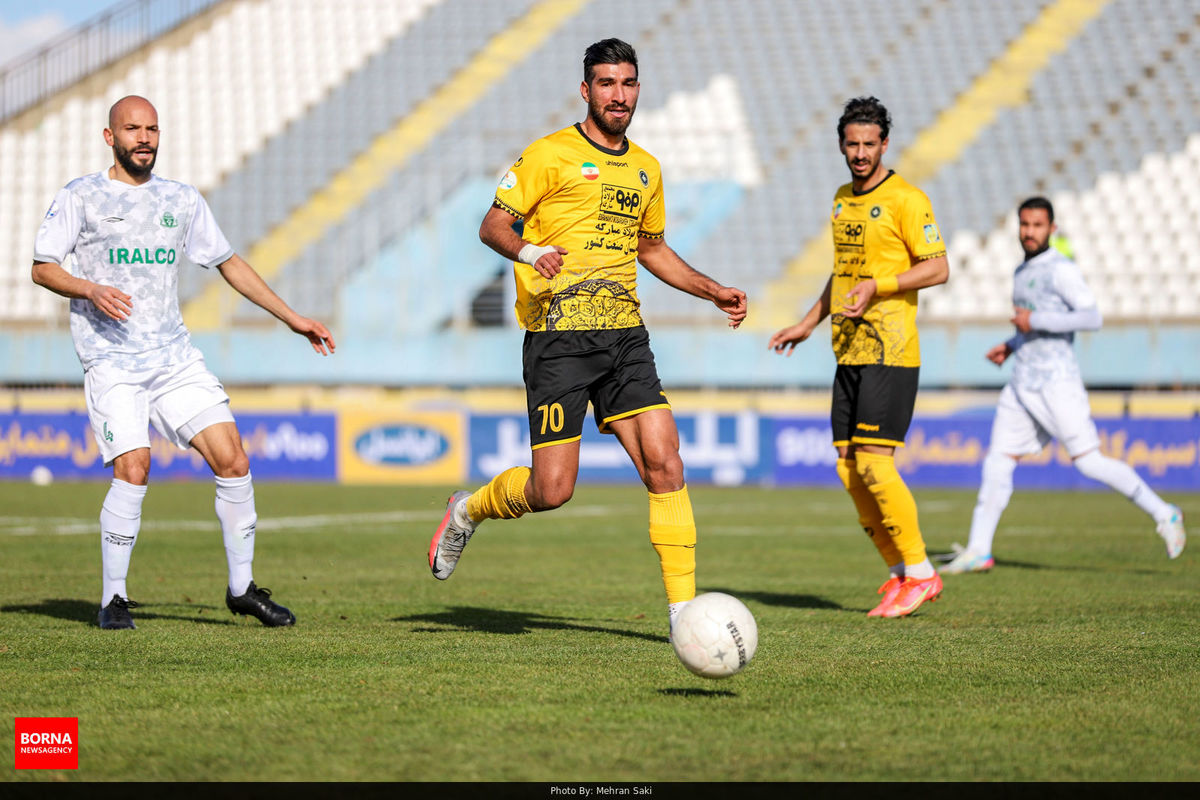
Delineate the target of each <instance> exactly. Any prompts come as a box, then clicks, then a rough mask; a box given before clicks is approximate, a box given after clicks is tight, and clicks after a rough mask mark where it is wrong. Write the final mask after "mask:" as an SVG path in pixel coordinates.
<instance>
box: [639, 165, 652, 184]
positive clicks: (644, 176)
mask: <svg viewBox="0 0 1200 800" xmlns="http://www.w3.org/2000/svg"><path fill="white" fill-rule="evenodd" d="M638 180H639V181H641V182H642V186H643V187H648V186H650V176H649V175H647V174H646V170H644V169H639V170H638Z"/></svg>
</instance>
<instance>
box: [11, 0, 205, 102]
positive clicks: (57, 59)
mask: <svg viewBox="0 0 1200 800" xmlns="http://www.w3.org/2000/svg"><path fill="white" fill-rule="evenodd" d="M223 1H224V0H126V1H125V2H122V3H118V4H116V5H114V6H112V7H111V8H109V9H108V10H107V11H105V12H103V13H101V14H99V15H97V16H95V17H93V18H92V19H91V20H89V21H87V22H85V23H83V24H81V25H79V26H78V27H76V28H73V29H72V30H70V31H68V32H66V33H64V34H62V35H61V36H59V37H57V38H55V39H53V40H52V41H50V42H49V43H48V44H46V45H45V46H44V47H41V48H39V49H38V50H35V51H33V52H32V53H30V54H29V55H26V56H23V57H21V58H19V59H18V60H16V61H12V62H9V63H8V64H5V65H4V66H3V67H0V122H3V121H5V120H7V119H9V118H11V117H14V116H16V115H17V114H19V113H21V112H22V111H24V110H25V109H27V108H29V107H30V106H33V105H35V104H36V103H38V102H39V101H40V100H42V99H43V98H45V97H48V96H49V95H51V94H53V93H55V92H57V91H59V90H61V89H65V88H66V87H68V86H70V85H71V84H73V83H75V82H76V81H78V80H80V79H82V78H84V77H85V76H87V75H89V74H90V73H92V72H94V71H96V70H98V69H102V68H103V67H105V66H107V65H108V64H111V63H112V62H114V61H116V60H117V59H119V58H121V57H122V56H124V55H127V54H129V53H131V52H133V51H134V50H136V49H137V48H139V47H141V46H142V45H144V44H146V43H147V42H149V41H151V40H153V39H155V38H156V37H158V36H161V35H163V34H164V33H167V32H168V31H170V30H171V29H172V28H175V27H177V26H178V25H180V24H182V23H184V22H186V21H187V20H188V19H190V18H191V17H193V16H195V15H196V14H198V13H200V12H201V11H204V10H205V9H207V8H209V7H210V6H214V5H216V4H217V3H219V2H223Z"/></svg>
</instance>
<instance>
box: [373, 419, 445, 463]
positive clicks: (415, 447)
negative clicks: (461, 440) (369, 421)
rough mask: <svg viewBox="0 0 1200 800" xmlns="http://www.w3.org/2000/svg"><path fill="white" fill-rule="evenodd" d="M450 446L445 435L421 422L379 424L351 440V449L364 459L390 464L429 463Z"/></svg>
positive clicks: (440, 455)
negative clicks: (352, 442)
mask: <svg viewBox="0 0 1200 800" xmlns="http://www.w3.org/2000/svg"><path fill="white" fill-rule="evenodd" d="M449 449H450V442H449V441H447V440H446V437H445V436H443V435H442V434H441V433H440V432H438V431H436V430H434V429H432V428H426V427H423V426H420V425H380V426H378V427H374V428H370V429H368V430H367V431H366V432H365V433H363V434H362V435H361V436H359V437H358V438H357V439H355V440H354V450H355V452H357V453H358V455H359V458H361V459H362V460H363V461H367V462H369V463H372V464H386V465H389V466H420V465H422V464H429V463H432V462H434V461H437V460H438V459H439V458H441V457H442V456H443V455H445V454H446V452H447V451H448V450H449Z"/></svg>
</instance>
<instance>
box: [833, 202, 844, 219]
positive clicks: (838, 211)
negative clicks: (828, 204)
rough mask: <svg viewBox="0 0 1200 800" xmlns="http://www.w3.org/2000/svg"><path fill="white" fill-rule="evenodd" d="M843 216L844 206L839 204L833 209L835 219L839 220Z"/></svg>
mask: <svg viewBox="0 0 1200 800" xmlns="http://www.w3.org/2000/svg"><path fill="white" fill-rule="evenodd" d="M841 215H842V204H841V203H838V204H837V205H835V206H834V207H833V218H834V219H837V218H838V217H840V216H841Z"/></svg>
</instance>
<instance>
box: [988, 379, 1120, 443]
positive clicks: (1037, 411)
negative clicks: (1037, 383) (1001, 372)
mask: <svg viewBox="0 0 1200 800" xmlns="http://www.w3.org/2000/svg"><path fill="white" fill-rule="evenodd" d="M1051 439H1057V440H1058V441H1059V442H1061V443H1062V446H1063V447H1065V448H1066V449H1067V453H1068V454H1070V456H1071V458H1077V457H1078V456H1081V455H1083V454H1084V453H1086V452H1088V451H1089V450H1095V449H1096V448H1098V447H1099V446H1100V437H1099V436H1098V435H1097V434H1096V423H1095V422H1093V421H1092V409H1091V406H1089V405H1088V398H1087V389H1085V388H1083V383H1082V382H1080V381H1078V380H1066V381H1056V382H1053V383H1048V384H1046V385H1044V386H1042V388H1040V389H1037V390H1030V389H1021V388H1019V387H1014V386H1013V385H1012V384H1011V383H1009V384H1007V385H1006V386H1005V387H1004V389H1003V391H1001V392H1000V402H999V403H997V404H996V418H995V420H994V421H993V422H992V443H991V445H989V447H990V449H991V450H992V451H994V452H997V453H1003V454H1004V455H1008V456H1027V455H1034V454H1035V453H1040V452H1041V451H1042V449H1043V448H1044V447H1045V446H1046V445H1047V444H1049V442H1050V440H1051Z"/></svg>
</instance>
